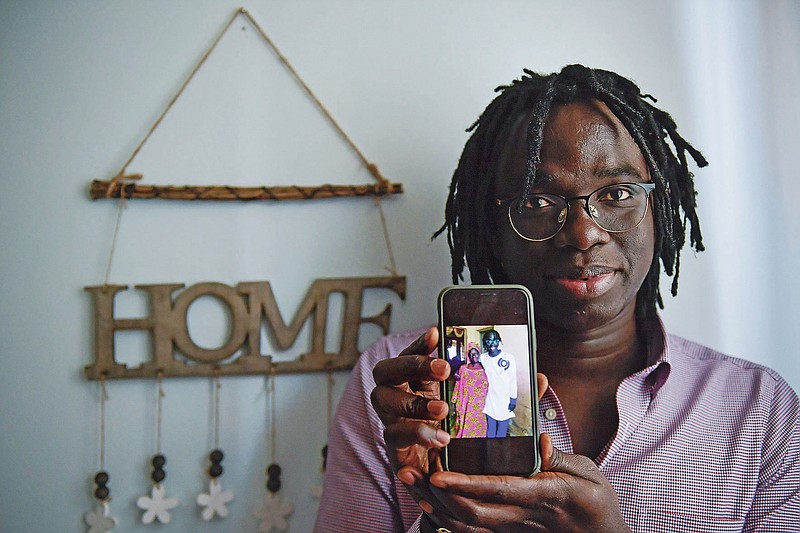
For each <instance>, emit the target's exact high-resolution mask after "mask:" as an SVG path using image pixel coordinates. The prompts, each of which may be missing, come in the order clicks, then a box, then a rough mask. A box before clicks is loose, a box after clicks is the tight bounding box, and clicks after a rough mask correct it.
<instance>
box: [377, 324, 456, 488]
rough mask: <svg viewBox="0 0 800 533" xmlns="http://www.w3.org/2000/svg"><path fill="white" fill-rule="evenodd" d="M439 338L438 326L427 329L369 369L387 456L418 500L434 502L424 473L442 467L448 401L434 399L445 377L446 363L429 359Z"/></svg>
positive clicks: (445, 443)
mask: <svg viewBox="0 0 800 533" xmlns="http://www.w3.org/2000/svg"><path fill="white" fill-rule="evenodd" d="M438 342H439V330H438V329H436V328H431V329H429V330H428V331H427V332H426V333H425V334H424V335H423V336H422V337H420V338H419V339H417V340H416V341H414V342H413V343H412V344H411V345H409V346H408V347H407V348H405V349H404V350H403V351H402V352H400V354H399V356H398V357H393V358H391V359H385V360H382V361H379V362H378V363H377V364H376V365H375V368H374V369H373V371H372V374H373V376H374V377H375V385H376V386H375V389H373V391H372V394H371V400H372V406H373V408H374V409H375V412H376V413H377V414H378V416H379V417H380V419H381V421H382V422H383V425H384V426H385V429H384V432H383V436H384V440H385V441H386V447H387V450H388V453H389V460H390V461H391V463H392V468H393V470H394V471H395V473H396V474H397V477H398V478H399V479H400V481H401V482H403V483H404V484H405V485H406V486H407V487H408V489H409V491H410V492H411V494H412V495H413V496H414V497H415V498H416V500H417V501H421V500H425V501H435V497H434V496H433V495H432V494H431V493H430V489H429V485H428V475H429V474H430V473H431V472H433V471H437V470H441V464H440V462H439V454H438V450H439V449H440V448H442V447H444V446H445V445H447V443H448V442H450V436H449V435H448V434H447V433H446V432H444V431H442V430H441V429H439V428H438V426H439V421H441V420H443V419H444V418H445V417H446V416H447V413H448V406H447V403H445V402H443V401H441V400H440V399H439V382H441V381H443V380H445V379H447V377H448V376H449V375H450V365H449V364H448V363H447V361H444V360H443V359H438V358H432V357H430V354H431V353H432V352H433V351H434V350H435V349H436V346H437V344H438Z"/></svg>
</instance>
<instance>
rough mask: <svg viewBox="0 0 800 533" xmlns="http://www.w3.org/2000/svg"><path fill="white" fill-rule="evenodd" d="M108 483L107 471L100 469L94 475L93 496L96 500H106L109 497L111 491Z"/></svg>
mask: <svg viewBox="0 0 800 533" xmlns="http://www.w3.org/2000/svg"><path fill="white" fill-rule="evenodd" d="M107 483H108V473H107V472H105V471H103V470H101V471H99V472H98V473H97V474H96V475H95V476H94V484H95V489H94V497H95V498H97V500H98V501H101V502H106V501H108V500H110V499H111V491H110V490H109V489H108V487H107V486H106V484H107Z"/></svg>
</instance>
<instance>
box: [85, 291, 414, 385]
mask: <svg viewBox="0 0 800 533" xmlns="http://www.w3.org/2000/svg"><path fill="white" fill-rule="evenodd" d="M127 289H128V287H127V286H125V285H99V286H92V287H85V290H86V291H88V292H89V293H90V294H91V295H92V297H93V302H94V328H95V331H94V343H95V361H94V364H92V365H89V366H87V367H85V374H86V377H87V378H88V379H90V380H106V379H124V378H159V379H160V378H162V377H184V376H220V375H222V376H225V375H247V374H262V375H263V374H279V373H295V372H314V371H333V370H346V369H349V368H352V366H353V364H355V362H356V360H357V359H358V337H359V329H360V326H361V324H375V325H377V326H378V327H379V328H380V329H381V331H382V332H383V334H386V333H388V332H389V323H390V319H391V311H392V306H391V304H387V305H386V307H385V308H384V309H383V311H381V312H380V313H378V314H377V315H373V316H366V317H365V316H362V310H363V299H364V293H365V291H367V290H369V289H389V290H390V291H392V292H394V293H395V294H397V295H398V296H400V298H401V299H405V295H406V279H405V277H401V276H391V277H363V278H330V279H317V280H315V281H314V283H313V284H312V285H311V287H310V288H309V290H308V292H307V293H306V296H305V298H304V300H303V301H302V303H301V304H300V307H299V308H298V310H297V311H296V313H295V314H294V317H293V318H292V320H291V322H290V323H288V324H287V323H286V321H284V319H283V315H282V313H281V312H280V309H279V308H278V305H277V303H276V301H275V296H274V294H273V292H272V287H271V286H270V283H269V282H268V281H255V282H242V283H239V284H237V285H236V286H235V287H232V286H230V285H226V284H224V283H216V282H205V283H197V284H195V285H192V286H190V287H188V288H185V285H184V284H181V283H165V284H152V285H136V286H135V289H136V290H139V291H142V292H144V293H145V294H146V295H147V297H148V301H149V315H148V316H145V317H142V318H124V317H117V316H115V314H114V299H115V297H116V296H117V294H119V293H120V292H122V291H125V290H127ZM182 289H183V290H182ZM180 290H182V291H181V292H180V293H177V291H180ZM176 293H177V294H176ZM333 293H340V294H342V296H343V297H344V304H343V313H342V321H341V330H340V331H341V344H340V346H339V350H338V352H337V353H328V352H326V351H325V346H326V342H325V341H326V339H325V335H326V331H328V318H329V317H328V307H329V298H330V296H331V295H332V294H333ZM201 297H213V298H215V299H217V300H218V301H219V302H220V303H221V304H222V305H224V306H226V307H227V309H228V311H229V312H230V317H231V327H230V333H229V335H228V339H227V341H226V342H225V343H224V344H223V345H221V346H219V347H216V348H204V347H201V346H198V345H197V344H196V343H195V342H194V341H193V340H192V338H191V336H190V335H189V328H188V325H187V314H188V311H189V307H190V306H191V305H192V303H193V302H195V301H196V300H197V299H198V298H201ZM309 320H311V348H310V350H309V351H308V352H306V353H303V354H301V355H300V356H299V357H298V358H297V359H295V360H291V361H273V358H272V356H270V355H266V354H262V353H261V352H262V346H261V330H262V326H263V325H266V326H267V327H268V328H269V331H270V332H271V333H272V336H271V338H273V339H274V341H275V344H276V345H277V348H280V349H282V350H286V349H288V348H290V347H291V346H292V345H293V344H294V343H295V340H296V339H297V337H298V335H299V333H300V330H301V328H302V327H303V325H304V324H305V323H306V322H307V321H309ZM124 330H139V331H146V332H148V333H149V334H150V337H151V341H152V354H151V359H150V360H149V361H146V362H145V363H143V364H141V365H140V366H138V367H134V368H129V367H128V366H127V365H125V364H121V363H118V362H117V360H116V357H115V342H114V336H115V333H116V332H117V331H124ZM237 353H238V355H236V354H237Z"/></svg>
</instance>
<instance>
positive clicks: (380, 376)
mask: <svg viewBox="0 0 800 533" xmlns="http://www.w3.org/2000/svg"><path fill="white" fill-rule="evenodd" d="M438 342H439V330H437V329H436V328H431V329H429V330H428V331H427V332H426V333H425V334H424V335H422V336H421V337H419V338H418V339H417V340H415V341H414V342H413V343H411V344H410V345H409V346H408V347H407V348H405V349H404V350H403V351H402V352H400V355H399V356H398V357H392V358H390V359H384V360H381V361H378V363H377V364H376V365H375V368H373V369H372V376H373V377H374V378H375V384H376V385H393V386H398V385H402V384H404V383H417V382H426V381H442V380H444V379H446V378H447V376H449V375H450V365H449V364H447V361H444V360H443V359H435V358H431V357H429V355H430V353H431V352H433V350H434V349H435V348H436V344H437V343H438Z"/></svg>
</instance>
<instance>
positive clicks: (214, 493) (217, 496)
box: [197, 479, 233, 521]
mask: <svg viewBox="0 0 800 533" xmlns="http://www.w3.org/2000/svg"><path fill="white" fill-rule="evenodd" d="M232 499H233V491H231V490H226V491H223V490H222V484H221V483H220V482H219V480H218V479H212V480H211V483H209V484H208V493H207V494H206V493H202V494H199V495H198V496H197V505H200V506H201V507H205V509H203V512H202V513H200V516H201V517H202V518H203V520H206V521H208V520H211V519H212V518H214V515H217V516H219V517H220V518H225V517H226V516H228V507H227V506H226V505H225V504H227V503H228V502H230V501H231V500H232Z"/></svg>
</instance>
